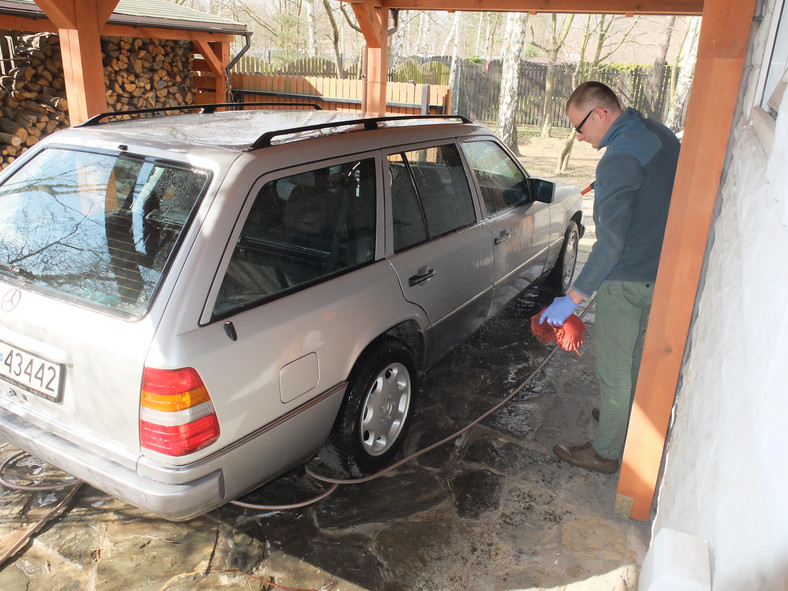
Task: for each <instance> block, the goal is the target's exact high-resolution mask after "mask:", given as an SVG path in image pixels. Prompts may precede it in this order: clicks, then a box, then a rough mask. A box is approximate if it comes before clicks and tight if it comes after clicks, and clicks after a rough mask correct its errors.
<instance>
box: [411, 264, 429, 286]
mask: <svg viewBox="0 0 788 591" xmlns="http://www.w3.org/2000/svg"><path fill="white" fill-rule="evenodd" d="M433 275H435V269H432V268H430V267H422V268H421V269H419V270H418V271H416V274H415V275H412V276H411V277H410V278H409V279H408V285H409V286H410V287H413V286H414V285H418V284H419V283H424V282H425V281H427V280H428V279H430V278H431V277H432V276H433Z"/></svg>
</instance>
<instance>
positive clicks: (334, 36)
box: [323, 0, 347, 79]
mask: <svg viewBox="0 0 788 591" xmlns="http://www.w3.org/2000/svg"><path fill="white" fill-rule="evenodd" d="M323 7H324V8H325V9H326V15H328V21H329V22H330V23H331V45H332V46H333V48H334V60H335V61H336V64H337V77H339V78H342V79H344V78H347V74H346V73H345V69H344V68H343V67H342V52H341V51H340V49H339V27H338V26H337V21H336V19H335V18H334V12H333V11H332V10H331V4H329V1H328V0H323Z"/></svg>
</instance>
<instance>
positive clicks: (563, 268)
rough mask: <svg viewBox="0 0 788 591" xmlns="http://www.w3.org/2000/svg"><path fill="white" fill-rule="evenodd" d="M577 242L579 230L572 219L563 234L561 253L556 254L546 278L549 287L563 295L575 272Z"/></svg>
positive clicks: (570, 284) (567, 289) (569, 285)
mask: <svg viewBox="0 0 788 591" xmlns="http://www.w3.org/2000/svg"><path fill="white" fill-rule="evenodd" d="M579 243H580V231H579V230H578V228H577V223H576V222H574V221H572V222H569V226H568V227H567V229H566V234H565V235H564V244H563V246H562V247H561V253H560V254H559V255H558V260H557V261H556V262H555V267H553V270H552V271H551V272H550V276H549V277H548V279H547V283H548V285H549V287H550V288H552V289H553V291H555V292H556V293H557V294H559V295H564V294H565V293H566V292H567V291H569V288H570V287H571V286H572V277H573V275H574V274H575V265H577V250H578V245H579Z"/></svg>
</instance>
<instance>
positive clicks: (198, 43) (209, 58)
mask: <svg viewBox="0 0 788 591" xmlns="http://www.w3.org/2000/svg"><path fill="white" fill-rule="evenodd" d="M192 43H193V44H194V47H195V49H196V50H197V51H196V53H199V54H200V55H202V57H203V59H205V63H206V64H207V65H208V69H209V70H210V71H211V73H212V74H214V75H216V76H226V73H225V71H224V65H223V64H222V61H221V59H220V58H219V56H217V55H216V53H214V49H213V47H211V45H210V44H209V43H206V42H205V41H202V40H195V41H193V42H192Z"/></svg>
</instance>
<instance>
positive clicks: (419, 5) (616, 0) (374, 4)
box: [349, 0, 703, 16]
mask: <svg viewBox="0 0 788 591" xmlns="http://www.w3.org/2000/svg"><path fill="white" fill-rule="evenodd" d="M349 1H350V2H351V3H353V4H355V3H359V4H364V5H366V6H369V7H371V8H387V9H389V10H392V9H395V8H397V9H400V10H460V11H471V12H529V13H531V14H534V13H540V12H543V13H554V12H560V13H575V14H638V15H640V14H667V15H679V16H681V15H699V14H702V13H703V0H664V1H663V0H636V1H633V0H605V1H604V2H591V1H590V0H349Z"/></svg>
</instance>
